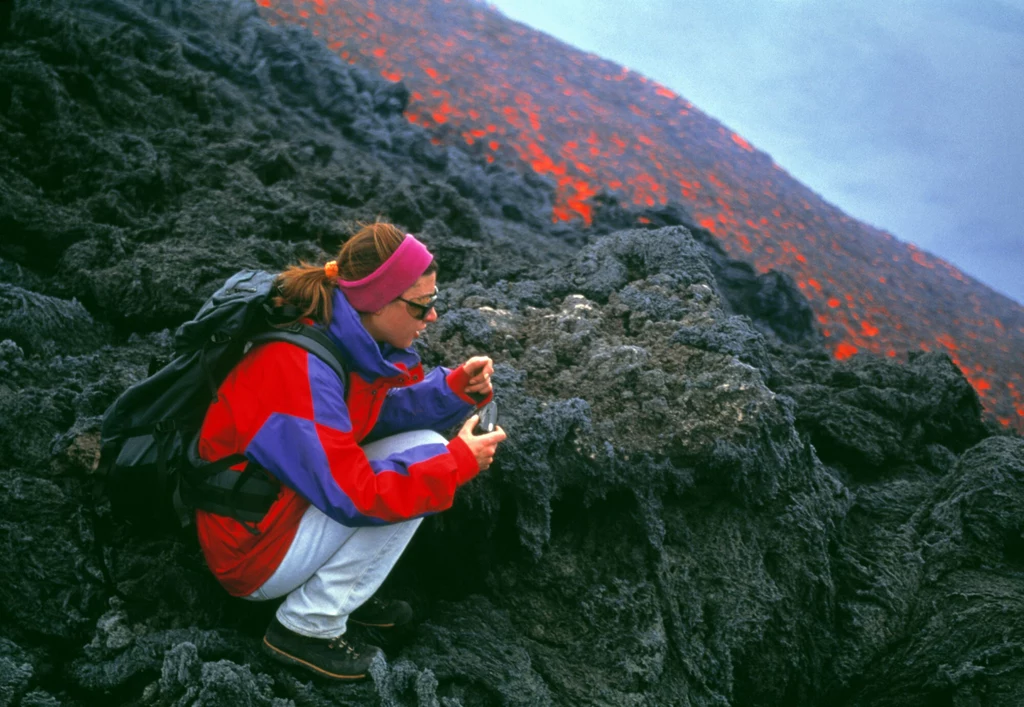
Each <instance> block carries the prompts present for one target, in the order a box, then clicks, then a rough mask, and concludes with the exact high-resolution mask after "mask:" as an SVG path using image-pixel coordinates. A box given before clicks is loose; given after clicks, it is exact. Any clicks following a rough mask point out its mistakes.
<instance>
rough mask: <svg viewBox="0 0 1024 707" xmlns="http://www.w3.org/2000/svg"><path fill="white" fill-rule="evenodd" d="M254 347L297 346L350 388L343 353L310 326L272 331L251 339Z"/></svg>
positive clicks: (321, 333) (297, 326)
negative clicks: (273, 343)
mask: <svg viewBox="0 0 1024 707" xmlns="http://www.w3.org/2000/svg"><path fill="white" fill-rule="evenodd" d="M249 341H251V342H252V343H253V344H254V345H255V344H262V343H264V342H267V341H285V342H288V343H290V344H295V345H296V346H299V347H301V348H304V349H305V350H306V351H309V352H310V353H311V354H313V355H314V356H316V357H317V358H319V359H320V360H321V361H323V362H324V363H326V364H327V365H328V366H330V367H331V369H332V370H333V371H334V372H335V373H337V374H338V377H339V378H341V382H342V383H343V384H344V385H345V387H346V388H347V387H348V368H347V367H346V366H345V360H344V358H342V355H341V351H339V350H338V347H337V346H335V345H334V342H333V341H331V340H330V339H329V338H328V337H327V335H326V334H324V333H323V332H322V331H320V330H319V329H316V328H314V327H311V326H309V325H308V324H297V325H295V326H292V327H289V328H287V329H271V330H270V331H265V332H263V333H262V334H257V335H256V336H254V337H252V338H251V339H249Z"/></svg>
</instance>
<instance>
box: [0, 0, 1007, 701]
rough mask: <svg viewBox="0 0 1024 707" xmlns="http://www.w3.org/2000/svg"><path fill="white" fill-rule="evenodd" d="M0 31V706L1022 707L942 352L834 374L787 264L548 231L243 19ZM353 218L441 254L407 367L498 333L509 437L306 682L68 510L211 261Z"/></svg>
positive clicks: (219, 10) (209, 587) (965, 433)
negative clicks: (404, 231) (336, 666)
mask: <svg viewBox="0 0 1024 707" xmlns="http://www.w3.org/2000/svg"><path fill="white" fill-rule="evenodd" d="M0 30H2V32H0V36H2V37H3V41H2V43H0V107H2V109H3V110H2V111H0V233H2V241H0V476H2V483H0V489H2V491H0V538H2V548H3V556H2V560H3V561H2V575H0V580H2V581H0V601H2V605H3V613H2V614H0V705H5V706H6V705H11V706H13V707H18V706H23V707H27V706H29V705H33V706H40V705H68V706H71V705H82V706H84V705H96V704H104V705H107V704H109V705H206V706H213V705H235V704H239V705H264V706H268V705H272V706H274V707H284V706H285V705H368V704H369V705H382V706H387V707H392V706H398V705H403V706H404V705H409V706H413V705H415V706H418V707H425V706H427V705H446V706H448V707H454V706H456V705H464V706H467V707H468V706H470V705H531V706H532V705H546V704H550V705H581V704H593V705H724V704H735V705H791V704H806V705H813V704H822V705H824V704H828V705H846V706H850V707H853V706H855V705H856V706H863V707H867V706H868V705H872V706H875V705H920V706H922V707H924V706H926V705H929V706H930V705H958V706H959V705H984V706H986V707H988V706H993V707H994V706H1004V705H1005V706H1009V705H1019V704H1021V702H1022V700H1024V620H1022V619H1021V616H1022V615H1024V612H1022V611H1021V609H1022V603H1024V574H1022V563H1024V537H1022V535H1021V528H1022V527H1024V510H1022V509H1024V490H1022V489H1024V485H1022V483H1021V482H1022V480H1024V440H1021V438H1019V437H1017V436H1011V435H1007V434H996V433H995V430H994V428H990V427H987V426H986V425H985V424H984V423H983V422H982V420H981V405H980V402H979V399H978V397H977V394H976V393H975V391H974V390H973V389H972V387H971V386H970V384H969V382H968V381H967V380H966V379H965V378H964V376H963V375H962V373H961V372H960V371H959V369H958V368H957V367H956V366H955V365H954V364H953V362H952V361H951V360H950V359H949V358H948V357H947V356H945V355H943V354H937V353H929V354H924V355H921V356H918V357H916V358H913V359H912V360H911V361H909V362H908V363H907V364H899V363H895V362H892V361H888V360H881V359H873V358H869V357H863V356H856V357H853V358H851V359H850V360H848V361H843V362H836V361H833V360H831V359H830V358H829V357H828V355H827V354H826V353H825V351H824V350H823V349H822V348H821V339H820V334H818V333H817V332H815V331H814V329H813V317H812V315H811V313H810V309H809V307H808V306H807V303H806V302H805V301H804V300H803V299H802V297H801V295H800V294H799V290H798V288H796V287H795V286H794V284H793V281H792V280H790V279H789V278H788V277H786V276H783V275H777V274H774V273H766V274H762V275H757V274H755V273H754V271H753V269H752V268H750V267H749V266H744V265H743V264H741V263H737V262H736V261H732V260H730V259H729V258H728V257H727V255H726V254H725V253H724V252H723V251H722V250H720V249H717V247H716V246H715V245H714V243H713V240H709V238H708V235H707V234H706V233H702V232H701V231H700V230H699V229H697V230H695V229H687V228H685V227H682V226H680V225H673V224H678V223H680V222H682V221H684V220H685V216H686V214H685V212H684V211H682V210H681V209H680V208H659V209H657V210H649V211H644V212H638V213H633V212H630V213H625V212H624V211H623V210H622V209H621V208H619V207H617V206H615V205H614V204H613V203H611V202H607V201H606V202H605V203H604V206H603V207H602V209H599V210H598V214H597V215H596V216H595V229H594V231H593V232H588V233H580V232H577V231H574V230H573V229H572V228H571V227H567V226H565V225H560V224H551V223H550V221H549V219H548V218H547V213H548V211H549V210H550V208H551V203H552V198H553V194H552V189H551V187H550V186H549V185H548V184H546V183H545V182H544V181H543V180H540V179H537V178H536V177H533V176H530V175H523V176H519V175H516V174H513V173H511V172H507V171H505V170H502V169H500V168H497V167H495V166H493V165H485V164H481V163H479V162H476V161H474V159H473V158H471V157H469V156H467V155H466V154H463V153H461V152H459V151H458V150H456V149H454V148H444V149H441V148H439V147H438V146H436V145H433V144H432V143H431V141H430V138H429V136H428V135H427V134H426V133H424V132H423V131H422V130H421V129H419V128H417V127H415V126H411V125H409V124H408V122H407V121H406V120H405V119H404V118H403V117H402V109H403V106H404V103H405V100H406V96H405V94H404V93H403V91H402V88H401V86H400V85H396V84H390V83H386V82H383V81H379V80H377V79H374V78H372V77H370V76H369V75H368V74H366V73H365V72H363V71H361V70H359V69H356V68H353V67H351V66H348V65H346V64H344V63H341V62H339V60H338V59H337V58H336V57H334V56H333V55H332V54H331V53H330V52H329V51H327V50H326V49H325V48H324V47H322V46H321V45H320V44H319V43H318V42H317V41H316V40H314V39H313V38H312V37H310V36H308V35H306V34H304V33H303V31H301V30H298V29H295V28H291V29H288V28H274V27H270V26H267V25H266V24H265V23H264V22H263V21H262V20H261V19H260V18H259V17H258V15H257V14H256V13H255V11H254V10H253V9H252V8H251V7H249V6H248V5H247V4H244V3H231V2H215V1H214V0H198V1H197V2H194V3H188V4H184V3H175V2H167V3H156V2H152V3H145V2H141V3H129V2H122V1H119V0H88V1H87V2H75V3H70V2H67V3H64V2H54V1H48V2H41V1H40V2H18V3H17V4H16V5H15V6H14V7H13V11H12V12H11V16H10V23H9V25H7V26H4V27H2V28H0ZM378 214H380V215H383V216H385V217H387V218H390V219H393V220H395V221H396V222H398V223H400V224H401V225H403V226H405V227H407V228H409V229H411V230H415V231H416V232H417V233H420V234H422V235H423V237H424V239H425V240H427V242H428V243H429V245H430V246H431V248H432V249H433V250H434V251H435V252H436V253H437V254H438V256H439V260H440V261H441V264H442V287H443V290H444V300H445V301H444V304H443V307H442V312H441V314H442V316H441V319H440V320H439V321H438V322H437V323H436V324H435V325H434V326H433V327H432V329H431V330H430V331H429V334H428V335H427V336H426V337H425V338H424V339H423V340H421V342H420V343H421V353H422V355H423V357H424V361H425V362H426V363H427V364H428V365H437V364H440V363H455V362H458V361H459V360H460V359H462V358H464V357H466V356H468V355H470V354H471V353H480V352H484V353H489V354H490V355H492V356H493V357H494V358H495V360H496V362H497V368H496V373H495V377H494V380H495V384H496V388H497V399H498V402H499V404H500V406H501V411H502V412H501V415H502V424H503V426H504V427H505V428H506V429H507V430H508V432H509V440H508V441H507V442H506V443H505V445H504V446H503V448H502V450H501V454H500V455H499V458H498V459H497V461H496V463H495V466H494V467H492V469H491V470H490V471H488V472H487V473H485V474H482V475H481V476H480V477H479V478H478V479H477V480H475V481H474V482H473V483H472V484H470V485H469V486H467V487H466V488H465V489H463V491H462V492H461V493H460V495H459V497H458V498H457V499H456V504H455V506H454V507H453V508H452V509H451V510H450V511H448V512H446V513H444V514H441V515H439V516H435V517H432V518H430V519H428V520H427V522H426V523H424V525H423V527H422V529H421V531H420V533H419V534H418V536H417V537H416V538H415V540H414V542H413V544H412V546H411V547H410V548H409V550H408V552H407V553H406V556H405V557H404V558H403V560H402V561H401V562H400V563H399V566H398V567H397V568H396V570H395V572H394V573H393V575H392V577H391V578H389V580H388V583H387V584H386V586H385V589H384V591H385V593H387V594H389V595H393V596H404V597H408V598H409V599H410V600H412V601H413V602H414V604H415V606H416V607H417V610H418V618H417V620H416V622H415V624H414V625H413V627H412V628H411V629H410V630H408V631H406V632H405V633H403V634H401V635H398V636H395V637H391V638H387V637H384V638H386V643H385V647H386V649H387V652H388V657H389V659H388V661H387V662H386V663H384V662H381V663H379V664H377V665H375V667H374V669H373V671H372V679H371V680H369V681H367V682H365V683H361V684H357V685H343V686H339V685H330V684H324V683H321V682H318V681H313V680H310V679H309V678H308V677H306V676H305V675H302V674H297V673H294V672H292V671H291V670H290V669H287V668H283V667H281V666H279V665H277V664H276V663H272V662H270V661H269V660H268V659H266V658H265V657H264V656H262V654H261V653H259V651H258V646H259V639H260V636H261V635H262V631H263V629H264V627H265V625H266V622H267V620H268V619H269V616H270V615H271V613H272V611H273V609H274V606H273V605H271V604H249V603H246V602H241V601H238V600H234V599H231V598H229V597H227V596H226V594H225V593H224V592H223V591H222V590H221V589H220V588H219V587H218V586H217V585H216V583H215V581H214V580H213V579H212V577H211V576H210V575H209V573H208V572H207V571H206V569H205V567H204V565H203V561H202V558H201V556H200V554H199V552H198V549H197V546H196V543H195V540H194V538H190V537H189V536H188V534H187V533H184V534H182V535H180V536H167V535H161V536H153V535H147V534H146V533H145V532H144V531H145V529H139V528H130V527H127V526H125V525H123V524H121V523H119V522H118V521H117V520H116V519H114V518H112V517H111V515H110V512H109V509H108V507H107V505H106V504H105V503H104V502H103V501H102V500H100V501H98V502H97V501H95V500H94V497H93V489H94V486H95V481H96V474H95V463H96V455H97V444H98V426H99V418H100V416H101V415H102V413H103V411H104V410H105V409H106V407H107V406H108V405H109V404H110V403H111V402H112V401H113V399H114V398H115V397H116V396H117V395H118V394H119V393H120V392H121V391H123V390H124V389H125V388H126V387H127V386H128V385H130V384H131V383H132V382H134V381H137V380H139V379H140V378H141V377H143V376H145V375H146V374H147V372H148V371H152V370H154V369H155V368H156V367H158V366H159V365H160V364H161V363H162V362H164V361H166V360H168V358H169V357H170V356H171V355H172V349H171V342H172V332H173V328H174V327H175V326H176V325H177V324H179V323H180V322H182V321H183V320H185V319H187V318H188V317H189V316H190V315H191V314H192V313H193V312H194V311H195V310H196V309H197V308H198V306H199V304H200V303H201V302H202V301H203V300H204V298H205V297H206V296H208V295H209V294H210V293H211V292H212V291H213V290H214V289H215V288H216V287H217V286H218V285H219V284H220V283H221V282H222V281H223V280H224V279H225V278H226V277H227V276H228V275H230V274H231V273H232V272H234V271H235V270H237V269H240V268H242V267H262V268H266V269H271V270H273V269H277V268H281V267H283V266H284V265H285V264H287V263H289V262H294V261H296V260H299V259H301V258H307V259H324V258H326V257H327V255H328V254H329V253H332V252H334V251H335V250H336V248H337V246H338V245H339V243H341V242H342V241H343V240H344V238H345V237H346V234H347V233H348V232H350V228H351V225H352V224H353V223H354V222H355V221H357V220H359V219H367V218H373V217H375V216H377V215H378ZM624 218H625V219H627V220H628V221H629V222H635V221H636V219H639V218H643V219H646V221H647V222H648V224H649V225H651V226H658V228H648V229H626V230H621V229H618V226H619V225H620V223H621V221H622V219H624ZM367 638H372V639H378V638H381V637H379V636H367Z"/></svg>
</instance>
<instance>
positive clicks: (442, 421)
mask: <svg viewBox="0 0 1024 707" xmlns="http://www.w3.org/2000/svg"><path fill="white" fill-rule="evenodd" d="M449 374H450V371H449V370H448V369H447V368H443V367H438V368H435V369H434V370H432V371H431V372H430V373H429V374H427V376H426V377H425V378H424V379H423V380H422V381H420V382H419V383H416V384H414V385H410V386H406V387H404V388H392V389H391V390H389V391H388V395H387V398H385V400H384V406H383V407H382V408H381V411H380V416H379V417H378V418H377V424H376V425H375V426H374V428H373V431H372V432H371V435H370V437H369V439H381V438H383V437H389V436H391V435H393V434H397V433H399V432H407V431H409V430H433V431H435V432H444V431H445V430H447V429H448V428H450V427H452V426H454V425H457V424H459V423H460V422H462V420H463V419H464V418H465V417H466V416H467V415H469V412H470V410H472V409H473V404H472V403H471V402H467V401H466V400H464V399H462V398H460V397H459V396H458V395H456V394H455V393H454V391H452V389H451V388H450V387H449V386H448V382H447V378H448V376H449Z"/></svg>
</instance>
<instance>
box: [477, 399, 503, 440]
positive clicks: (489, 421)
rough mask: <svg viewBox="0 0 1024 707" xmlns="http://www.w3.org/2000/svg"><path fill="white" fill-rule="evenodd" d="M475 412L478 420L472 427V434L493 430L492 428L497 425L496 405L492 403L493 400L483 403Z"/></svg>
mask: <svg viewBox="0 0 1024 707" xmlns="http://www.w3.org/2000/svg"><path fill="white" fill-rule="evenodd" d="M477 414H478V415H479V416H480V420H479V421H477V423H476V427H474V428H473V434H478V435H482V434H487V433H488V432H494V428H495V427H497V426H498V406H497V405H495V404H494V401H493V400H492V401H491V402H489V403H487V404H486V405H484V406H483V407H482V408H481V409H480V411H479V412H477Z"/></svg>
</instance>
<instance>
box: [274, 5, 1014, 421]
mask: <svg viewBox="0 0 1024 707" xmlns="http://www.w3.org/2000/svg"><path fill="white" fill-rule="evenodd" d="M256 2H257V4H258V5H259V6H260V10H261V12H262V13H263V15H264V16H265V17H266V18H267V19H268V21H270V22H272V23H280V22H288V23H295V24H301V25H304V26H306V27H308V28H309V30H310V31H311V32H313V34H314V35H316V36H318V37H320V38H321V39H322V40H323V41H324V42H325V43H326V44H327V45H328V46H329V47H330V48H331V49H332V50H333V51H335V52H337V54H338V55H339V56H340V57H341V58H342V59H344V60H347V61H349V62H351V63H355V64H359V65H361V66H363V67H365V68H367V69H370V70H372V71H376V72H378V73H379V74H380V75H382V76H383V77H385V78H386V79H388V80H391V81H403V82H404V83H405V84H406V86H407V87H408V88H409V90H410V92H411V94H412V98H411V101H410V103H409V108H408V110H407V112H406V116H407V118H408V119H409V120H410V121H411V122H413V123H416V124H418V125H421V126H423V127H424V128H426V129H428V130H430V131H431V132H432V133H433V134H434V136H435V139H436V140H437V141H439V142H442V143H444V142H447V143H455V142H459V143H462V144H463V145H464V146H465V147H466V148H467V149H468V150H469V151H470V152H473V153H476V154H478V155H479V156H481V158H482V159H484V160H486V161H487V162H500V163H502V164H508V165H511V166H514V167H517V168H523V166H524V165H526V166H529V167H530V168H532V169H533V170H535V171H536V172H538V173H540V174H543V175H546V176H548V177H549V178H550V179H552V180H553V181H554V182H555V183H556V184H557V197H558V198H557V203H556V205H555V207H554V211H553V214H552V218H553V219H568V220H571V219H578V220H580V221H582V222H583V223H585V224H589V223H590V219H591V205H590V202H589V199H590V198H591V197H592V196H594V195H595V194H597V193H599V192H602V191H604V192H609V193H612V194H614V195H616V196H617V197H618V198H619V200H620V201H622V202H624V203H632V204H635V205H638V206H656V205H659V204H665V203H666V202H669V201H675V202H679V203H682V204H683V205H684V206H685V207H686V208H687V209H688V210H689V211H690V213H691V214H693V215H694V218H695V220H696V222H697V223H698V224H699V225H700V226H702V227H703V228H706V229H707V230H708V231H710V232H712V233H713V234H714V235H715V236H716V237H717V238H718V239H719V240H720V242H721V244H722V246H723V247H724V248H725V250H726V251H727V252H729V253H730V255H731V256H732V257H735V258H740V259H743V260H747V261H749V262H751V263H753V264H754V265H755V266H756V267H757V268H758V269H759V270H760V271H766V270H769V269H775V270H780V271H783V272H786V273H788V274H789V275H791V276H792V277H793V278H794V280H796V282H797V283H798V285H799V287H800V289H801V291H802V292H803V293H804V294H805V295H806V297H807V298H808V300H809V301H810V303H811V306H812V307H813V308H814V311H815V313H816V314H817V318H818V322H819V325H820V327H821V330H822V333H823V334H824V335H825V337H826V341H827V342H828V346H829V348H830V350H831V351H832V353H833V355H834V356H836V357H837V358H839V359H843V358H848V357H849V356H852V355H853V354H855V353H858V352H868V353H873V354H877V355H881V356H890V357H895V358H905V357H906V355H907V352H908V351H929V350H938V351H943V352H946V353H948V354H949V355H950V356H951V357H952V359H953V360H954V361H955V362H956V364H957V365H958V366H959V367H960V369H961V370H962V371H963V372H964V374H965V375H966V376H967V378H968V379H969V380H970V381H971V383H972V385H973V386H974V388H975V390H976V391H977V392H978V394H979V396H980V397H981V400H982V402H983V403H984V405H985V407H986V410H987V411H988V412H989V413H990V414H991V415H993V416H994V417H995V418H996V419H998V420H999V422H1000V423H1002V424H1003V425H1004V426H1007V427H1014V428H1017V429H1021V430H1024V355H1022V354H1024V307H1021V305H1019V304H1017V303H1015V302H1013V301H1012V300H1010V299H1008V298H1006V297H1003V296H1002V295H1000V294H998V293H996V292H994V291H992V290H991V289H989V288H987V287H986V286H984V285H982V284H981V283H979V282H977V281H976V280H974V279H972V278H971V277H969V276H967V275H965V274H963V273H961V272H960V271H959V270H957V268H955V267H954V266H952V265H950V264H949V263H947V262H945V261H943V260H941V259H939V258H937V257H935V256H933V255H931V254H929V253H926V252H925V251H922V250H919V249H918V248H915V247H914V246H913V245H912V244H909V243H904V242H901V241H899V240H897V239H896V238H894V237H893V236H892V235H890V234H888V233H885V232H884V231H880V230H878V229H875V228H872V227H871V226H869V225H866V224H864V223H862V222H860V221H857V220H856V219H854V218H852V217H850V216H847V215H846V214H844V213H843V212H842V211H840V210H839V209H838V208H836V207H835V206H833V205H831V204H829V203H828V202H826V201H825V200H824V199H822V198H821V197H820V196H818V195H817V194H815V193H814V192H813V191H811V190H810V189H808V188H807V187H806V186H804V185H803V184H801V183H800V182H798V181H796V180H795V179H794V178H792V177H791V176H790V175H789V174H787V173H786V172H785V171H784V170H783V169H782V168H781V167H779V166H778V165H776V164H775V163H774V162H773V161H772V158H771V157H770V156H768V155H767V154H765V153H763V152H760V151H758V150H757V149H756V148H755V147H754V146H753V145H751V144H750V143H749V142H748V141H747V140H745V139H744V138H743V137H741V136H740V135H737V134H735V133H734V132H732V131H730V130H729V129H728V128H726V127H725V126H723V125H721V124H720V123H718V122H717V121H715V120H714V119H712V118H710V117H708V116H707V115H705V114H704V113H702V112H701V111H700V110H699V109H697V108H696V107H694V106H693V105H692V104H691V103H690V102H689V101H687V100H685V99H684V98H682V97H681V96H678V95H676V94H675V93H674V92H673V91H671V90H669V89H668V88H666V87H664V86H661V85H659V84H658V83H656V82H654V81H651V80H650V79H647V78H645V77H644V76H641V75H639V74H637V73H635V72H632V71H630V70H629V69H627V68H625V67H622V66H619V65H617V64H614V63H612V62H609V61H606V60H604V59H601V58H600V57H597V56H595V55H593V54H587V53H584V52H582V51H579V50H577V49H574V48H573V47H570V46H569V45H566V44H564V43H562V42H560V41H558V40H556V39H553V38H552V37H549V36H548V35H545V34H543V33H541V32H538V31H536V30H533V29H531V28H529V27H526V26H525V25H522V24H519V23H517V22H514V21H512V20H509V19H508V18H506V17H504V16H503V15H501V14H500V13H498V12H497V11H496V10H495V9H493V8H491V7H489V6H486V5H483V4H481V3H479V2H474V1H473V0H444V1H443V2H439V1H437V0H391V1H390V2H387V3H377V2H375V0H256ZM965 237H969V235H968V234H965Z"/></svg>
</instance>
